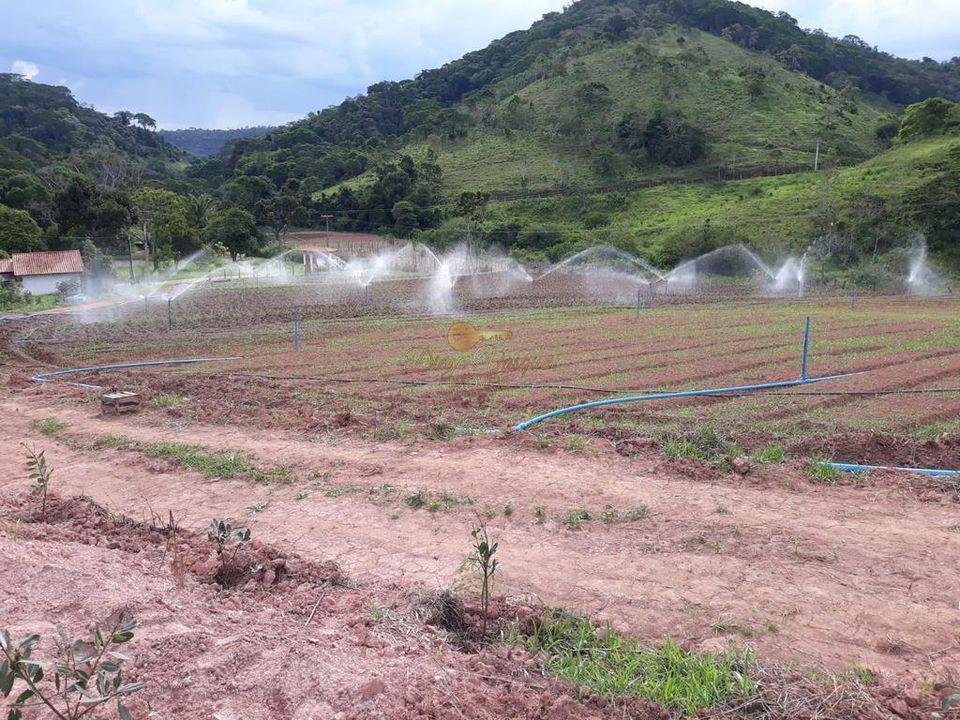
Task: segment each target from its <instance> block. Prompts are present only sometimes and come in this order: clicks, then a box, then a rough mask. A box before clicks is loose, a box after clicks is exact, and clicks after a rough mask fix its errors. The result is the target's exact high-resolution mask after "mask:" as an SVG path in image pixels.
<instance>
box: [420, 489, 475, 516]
mask: <svg viewBox="0 0 960 720" xmlns="http://www.w3.org/2000/svg"><path fill="white" fill-rule="evenodd" d="M403 502H404V504H405V505H406V506H407V507H408V508H410V509H411V510H420V509H421V508H426V509H427V510H429V511H430V512H440V511H442V510H453V509H454V508H458V507H463V506H464V505H473V504H475V503H476V502H477V501H476V500H474V499H473V498H472V497H470V496H468V495H452V494H450V493H446V492H442V493H431V492H428V491H426V490H417V491H416V492H415V493H412V494H410V495H407V497H405V498H404V499H403Z"/></svg>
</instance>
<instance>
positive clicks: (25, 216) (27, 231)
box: [0, 205, 43, 257]
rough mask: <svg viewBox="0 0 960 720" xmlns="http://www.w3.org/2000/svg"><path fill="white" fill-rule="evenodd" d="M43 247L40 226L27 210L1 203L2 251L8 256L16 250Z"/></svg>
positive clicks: (0, 230)
mask: <svg viewBox="0 0 960 720" xmlns="http://www.w3.org/2000/svg"><path fill="white" fill-rule="evenodd" d="M42 249H43V239H42V237H41V234H40V227H39V226H38V225H37V223H35V222H34V221H33V218H32V217H30V213H28V212H27V211H26V210H19V209H17V208H11V207H7V206H6V205H0V252H3V253H4V254H5V255H6V256H7V257H9V256H10V255H12V254H13V253H16V252H31V251H33V250H42Z"/></svg>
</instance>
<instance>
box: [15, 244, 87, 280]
mask: <svg viewBox="0 0 960 720" xmlns="http://www.w3.org/2000/svg"><path fill="white" fill-rule="evenodd" d="M12 264H13V274H14V275H16V276H17V277H23V276H24V275H60V274H67V273H82V272H83V258H82V257H81V256H80V251H79V250H53V251H50V252H34V253H14V254H13V257H12Z"/></svg>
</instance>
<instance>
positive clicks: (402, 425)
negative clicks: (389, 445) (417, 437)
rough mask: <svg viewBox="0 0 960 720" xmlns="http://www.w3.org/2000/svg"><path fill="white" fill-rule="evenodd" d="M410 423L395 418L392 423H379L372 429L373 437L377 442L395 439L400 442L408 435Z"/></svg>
mask: <svg viewBox="0 0 960 720" xmlns="http://www.w3.org/2000/svg"><path fill="white" fill-rule="evenodd" d="M410 430H411V425H410V423H409V422H407V421H406V420H397V421H396V422H395V423H393V424H392V425H379V426H377V428H376V429H375V430H374V431H373V439H374V440H376V441H377V442H388V441H390V440H395V441H397V442H402V441H403V440H406V439H407V438H408V437H409V436H410Z"/></svg>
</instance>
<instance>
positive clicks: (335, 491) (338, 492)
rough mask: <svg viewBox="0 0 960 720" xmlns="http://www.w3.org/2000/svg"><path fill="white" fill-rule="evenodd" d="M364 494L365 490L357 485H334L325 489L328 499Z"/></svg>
mask: <svg viewBox="0 0 960 720" xmlns="http://www.w3.org/2000/svg"><path fill="white" fill-rule="evenodd" d="M362 492H364V488H362V487H359V486H357V485H332V486H330V487H326V488H324V489H323V494H324V495H326V496H327V497H332V498H336V497H343V496H344V495H354V494H356V493H362Z"/></svg>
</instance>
